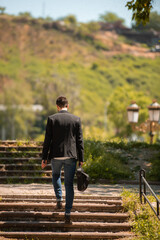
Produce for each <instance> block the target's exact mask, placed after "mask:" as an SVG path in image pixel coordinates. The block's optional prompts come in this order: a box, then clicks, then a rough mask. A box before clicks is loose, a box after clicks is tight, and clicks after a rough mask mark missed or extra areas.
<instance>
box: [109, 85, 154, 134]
mask: <svg viewBox="0 0 160 240" xmlns="http://www.w3.org/2000/svg"><path fill="white" fill-rule="evenodd" d="M132 100H136V102H137V104H138V105H139V106H140V107H141V109H140V116H139V123H142V122H144V121H145V120H146V119H147V116H148V112H147V106H148V105H149V104H150V102H151V99H150V98H148V97H146V96H145V95H144V93H143V92H137V91H136V90H135V89H134V88H133V87H131V86H130V85H124V86H122V87H117V88H116V89H115V90H114V91H113V94H112V95H111V97H110V99H109V102H110V104H109V106H108V117H109V119H110V121H111V122H112V123H113V125H114V128H115V135H116V136H120V137H124V136H129V135H130V134H131V133H132V131H131V128H130V126H129V124H128V121H127V106H128V105H129V104H130V103H131V101H132Z"/></svg>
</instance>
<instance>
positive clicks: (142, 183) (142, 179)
mask: <svg viewBox="0 0 160 240" xmlns="http://www.w3.org/2000/svg"><path fill="white" fill-rule="evenodd" d="M146 187H148V189H149V191H150V192H151V193H152V195H153V196H154V198H155V199H156V203H157V204H156V210H155V208H154V207H153V206H152V204H151V202H150V201H149V199H148V198H147V195H146ZM139 194H140V201H141V204H142V203H143V199H142V197H144V203H146V202H148V204H149V206H150V207H151V209H152V210H153V212H154V213H155V215H156V216H157V218H158V219H159V220H160V215H159V205H160V200H159V199H158V197H157V196H156V194H155V192H154V191H153V189H152V188H151V187H150V185H149V184H148V182H147V180H146V172H145V170H144V169H141V170H140V171H139Z"/></svg>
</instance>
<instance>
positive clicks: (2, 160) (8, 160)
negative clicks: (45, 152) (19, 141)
mask: <svg viewBox="0 0 160 240" xmlns="http://www.w3.org/2000/svg"><path fill="white" fill-rule="evenodd" d="M41 161H42V159H41V158H40V157H29V158H28V157H0V164H19V163H20V164H24V163H25V164H26V163H28V164H35V163H38V164H39V163H41Z"/></svg>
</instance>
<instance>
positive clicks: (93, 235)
mask: <svg viewBox="0 0 160 240" xmlns="http://www.w3.org/2000/svg"><path fill="white" fill-rule="evenodd" d="M0 236H1V237H7V238H17V239H28V240H32V239H39V240H53V239H54V240H57V239H60V240H63V239H65V240H76V239H80V240H86V239H90V240H93V239H97V240H100V239H101V240H106V239H120V238H125V237H131V236H133V234H132V233H131V232H117V233H112V232H105V233H97V232H94V231H93V232H56V233H55V232H41V233H39V232H35V233H33V232H6V233H5V232H0Z"/></svg>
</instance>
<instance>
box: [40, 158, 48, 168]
mask: <svg viewBox="0 0 160 240" xmlns="http://www.w3.org/2000/svg"><path fill="white" fill-rule="evenodd" d="M46 166H47V160H42V163H41V168H42V169H43V168H45V167H46Z"/></svg>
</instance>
